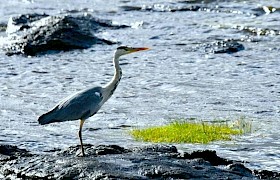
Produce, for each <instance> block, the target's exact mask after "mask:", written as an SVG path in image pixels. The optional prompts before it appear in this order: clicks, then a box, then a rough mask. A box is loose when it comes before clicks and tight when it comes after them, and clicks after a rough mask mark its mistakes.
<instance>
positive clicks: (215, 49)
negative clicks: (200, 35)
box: [202, 40, 245, 54]
mask: <svg viewBox="0 0 280 180" xmlns="http://www.w3.org/2000/svg"><path fill="white" fill-rule="evenodd" d="M202 46H203V47H205V52H207V53H214V54H220V53H228V54H231V53H235V52H238V51H241V50H244V49H245V47H244V46H243V45H242V44H241V43H239V42H237V41H235V40H223V41H215V42H213V43H209V44H202Z"/></svg>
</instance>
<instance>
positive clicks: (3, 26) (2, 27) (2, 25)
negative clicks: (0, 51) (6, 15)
mask: <svg viewBox="0 0 280 180" xmlns="http://www.w3.org/2000/svg"><path fill="white" fill-rule="evenodd" d="M6 29H7V25H6V24H3V23H0V32H4V31H6Z"/></svg>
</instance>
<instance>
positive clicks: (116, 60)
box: [105, 54, 122, 95]
mask: <svg viewBox="0 0 280 180" xmlns="http://www.w3.org/2000/svg"><path fill="white" fill-rule="evenodd" d="M119 58H120V57H119V56H118V55H116V54H115V56H114V59H113V64H114V68H115V73H114V77H113V78H112V80H111V81H110V82H109V83H108V84H107V85H106V86H105V88H106V89H108V90H109V91H110V95H112V94H113V92H114V91H115V90H116V88H117V86H118V84H119V82H120V80H121V78H122V69H121V68H120V64H119Z"/></svg>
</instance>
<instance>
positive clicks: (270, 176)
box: [254, 170, 280, 180]
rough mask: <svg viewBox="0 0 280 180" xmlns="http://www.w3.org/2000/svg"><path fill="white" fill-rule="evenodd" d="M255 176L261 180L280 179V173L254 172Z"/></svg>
mask: <svg viewBox="0 0 280 180" xmlns="http://www.w3.org/2000/svg"><path fill="white" fill-rule="evenodd" d="M254 175H255V176H257V177H258V178H260V179H278V180H279V179H280V172H274V171H267V170H260V171H257V170H254Z"/></svg>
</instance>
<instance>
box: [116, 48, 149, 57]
mask: <svg viewBox="0 0 280 180" xmlns="http://www.w3.org/2000/svg"><path fill="white" fill-rule="evenodd" d="M148 49H149V48H146V47H140V48H134V47H127V46H120V47H118V48H117V50H116V52H115V55H116V56H122V55H125V54H130V53H134V52H138V51H143V50H148Z"/></svg>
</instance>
